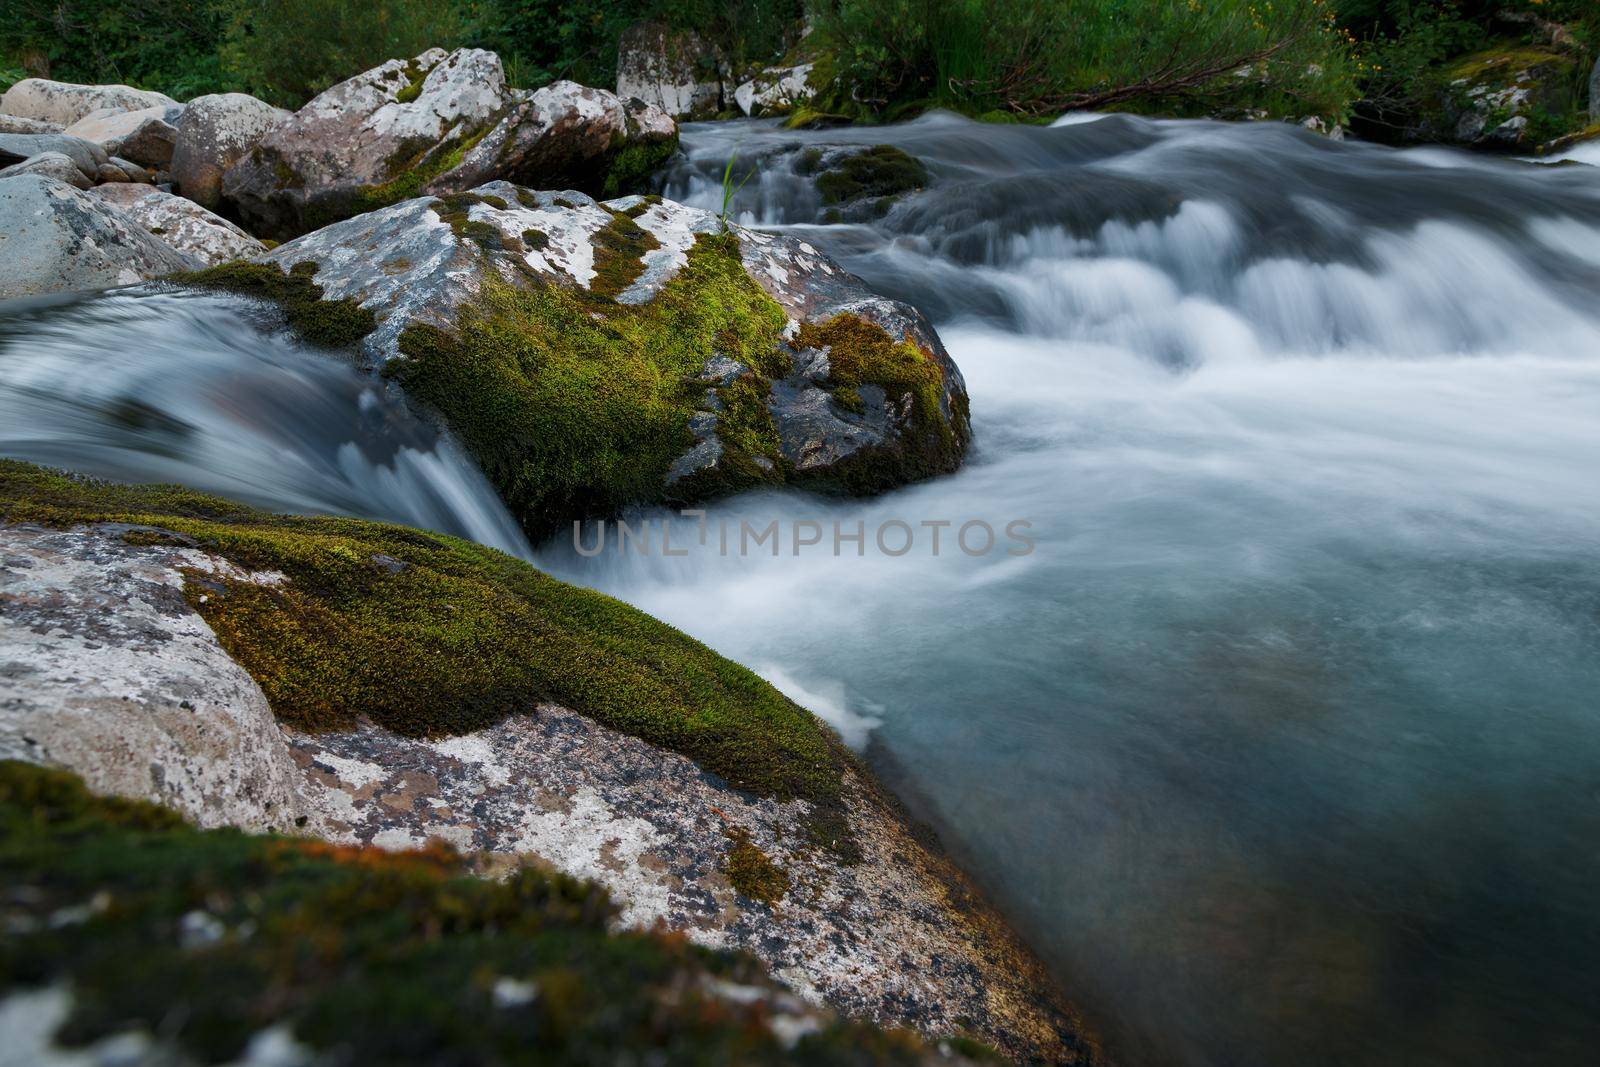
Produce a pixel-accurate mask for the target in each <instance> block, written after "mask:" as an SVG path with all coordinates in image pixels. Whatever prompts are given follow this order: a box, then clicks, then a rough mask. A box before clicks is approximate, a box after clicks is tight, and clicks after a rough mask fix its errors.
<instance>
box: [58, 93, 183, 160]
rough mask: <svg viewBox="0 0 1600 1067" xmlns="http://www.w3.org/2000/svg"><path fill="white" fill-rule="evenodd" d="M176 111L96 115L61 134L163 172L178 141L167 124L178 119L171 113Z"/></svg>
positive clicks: (159, 109)
mask: <svg viewBox="0 0 1600 1067" xmlns="http://www.w3.org/2000/svg"><path fill="white" fill-rule="evenodd" d="M177 111H178V109H176V108H167V107H147V108H142V109H140V110H138V111H110V110H103V111H96V112H92V113H91V114H88V115H85V116H84V117H83V118H81V119H79V120H78V121H77V122H74V123H73V124H72V125H71V126H68V127H67V128H66V130H64V131H63V133H64V134H65V135H66V136H69V137H81V138H82V139H83V140H85V141H92V142H94V143H95V144H97V145H99V146H100V147H101V148H103V149H105V150H106V152H107V154H109V155H113V156H121V157H123V158H124V159H131V160H133V161H134V162H135V163H138V164H140V165H142V166H146V167H160V168H163V169H165V168H166V166H167V165H168V164H169V163H171V162H172V146H173V145H174V144H175V143H176V142H177V140H178V128H177V127H176V126H174V125H173V124H172V122H171V121H169V119H170V118H177V117H178V115H177V114H175V113H174V112H177Z"/></svg>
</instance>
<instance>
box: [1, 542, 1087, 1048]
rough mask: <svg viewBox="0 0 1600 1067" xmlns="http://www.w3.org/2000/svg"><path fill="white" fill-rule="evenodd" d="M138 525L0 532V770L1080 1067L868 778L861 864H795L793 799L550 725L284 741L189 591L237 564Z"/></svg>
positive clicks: (984, 928)
mask: <svg viewBox="0 0 1600 1067" xmlns="http://www.w3.org/2000/svg"><path fill="white" fill-rule="evenodd" d="M129 530H130V528H128V527H125V526H114V525H111V526H100V527H79V528H75V529H72V530H68V531H60V530H44V529H40V528H37V527H29V526H15V525H13V526H0V671H4V672H5V673H4V675H3V677H5V679H6V682H7V688H8V698H7V701H6V702H5V703H4V704H0V756H3V757H13V758H21V759H24V760H28V761H31V762H38V763H47V764H51V765H56V766H62V767H65V768H67V769H69V770H72V771H75V772H77V773H79V774H81V775H83V776H84V778H85V780H86V781H87V783H88V784H89V786H90V787H91V788H92V789H95V790H97V791H108V792H115V793H119V794H121V795H129V796H138V797H145V798H150V799H157V800H161V801H163V802H166V803H169V804H172V805H173V806H175V807H177V808H178V809H179V810H180V811H182V812H184V813H185V814H186V815H188V816H190V817H191V818H195V819H197V820H198V821H200V822H201V823H202V824H204V825H218V824H223V823H237V824H240V825H244V826H250V827H261V826H279V827H280V828H282V827H284V826H285V825H286V824H290V823H293V822H297V821H298V820H299V819H300V818H301V817H302V816H303V817H304V820H305V821H304V823H303V824H302V827H303V831H304V832H306V833H311V834H315V835H317V836H322V837H326V838H328V839H330V840H333V841H336V842H350V843H354V842H364V843H372V844H375V845H378V846H381V847H385V848H410V847H414V846H417V845H420V844H423V843H425V842H426V841H428V840H430V839H433V838H442V839H444V840H446V841H448V842H450V843H452V844H454V845H456V846H457V847H458V848H461V849H463V850H466V851H469V852H480V853H485V854H486V856H485V860H484V863H485V865H486V867H487V869H488V870H490V871H491V872H492V871H494V870H496V869H498V870H500V871H506V870H509V869H510V868H512V867H513V866H514V865H517V864H520V863H524V862H534V863H543V864H548V865H550V866H553V867H555V868H557V869H559V870H562V871H565V872H568V873H571V874H574V875H578V876H582V877H589V878H594V879H596V880H598V881H600V882H602V883H603V884H604V885H606V886H607V887H608V888H609V889H610V890H611V892H612V893H613V897H614V899H615V900H616V901H617V902H618V903H619V904H620V905H621V907H622V909H623V911H622V916H621V922H622V923H623V924H625V925H628V926H634V927H645V926H652V925H655V924H658V923H659V924H662V925H665V926H666V927H667V928H669V929H677V930H682V931H683V932H685V933H686V934H687V935H688V937H689V938H691V939H692V940H694V941H696V942H698V943H700V944H703V945H708V946H719V947H730V948H743V949H746V950H748V951H750V952H751V953H753V954H754V955H756V956H758V957H760V958H761V959H762V960H763V961H764V962H766V963H767V964H768V966H769V967H770V968H771V970H772V972H773V973H774V975H775V976H776V977H778V978H781V979H782V980H783V981H784V982H786V983H787V984H788V985H789V986H790V987H791V988H792V989H794V990H795V992H796V993H798V994H799V995H800V996H801V997H803V998H805V999H806V1000H807V1001H810V1002H812V1003H823V1004H827V1005H831V1006H833V1007H835V1008H838V1009H840V1010H842V1011H844V1012H846V1013H848V1014H851V1015H855V1016H859V1017H864V1018H869V1019H873V1020H876V1021H879V1022H882V1023H888V1024H899V1025H905V1026H910V1027H913V1028H916V1029H918V1030H921V1031H923V1032H925V1033H929V1034H933V1035H936V1036H941V1035H944V1034H948V1033H951V1032H954V1031H957V1030H964V1031H966V1032H969V1033H973V1034H974V1035H976V1036H978V1037H980V1038H982V1039H984V1040H986V1041H988V1042H991V1043H993V1044H995V1045H997V1046H998V1047H1000V1048H1002V1049H1004V1050H1005V1051H1007V1052H1009V1053H1011V1054H1012V1055H1014V1056H1017V1057H1019V1058H1038V1059H1047V1060H1050V1061H1052V1062H1083V1061H1086V1060H1088V1059H1090V1058H1091V1057H1092V1053H1091V1052H1089V1051H1087V1050H1086V1049H1085V1048H1083V1047H1082V1046H1081V1045H1080V1044H1079V1041H1080V1039H1079V1038H1078V1037H1077V1036H1076V1035H1077V1034H1078V1033H1079V1032H1080V1031H1079V1030H1078V1028H1077V1025H1076V1023H1075V1021H1074V1020H1073V1018H1072V1016H1071V1015H1070V1013H1069V1012H1068V1010H1067V1009H1066V1008H1065V1007H1064V1006H1063V1005H1062V1004H1061V1003H1060V1001H1059V998H1058V996H1057V994H1055V992H1054V991H1053V988H1052V986H1051V985H1050V983H1049V981H1048V979H1047V978H1046V977H1045V976H1044V974H1043V972H1042V971H1041V970H1040V968H1039V965H1038V964H1037V962H1036V961H1035V960H1034V959H1033V958H1032V957H1031V956H1029V955H1028V954H1027V952H1026V951H1025V950H1024V949H1023V948H1022V947H1021V946H1020V945H1019V944H1018V942H1017V941H1016V940H1015V938H1014V937H1013V936H1012V935H1011V934H1010V933H1009V932H1008V931H1007V930H1006V928H1005V927H1004V926H1003V924H1001V923H1000V922H999V920H998V919H997V918H996V917H995V916H994V915H993V913H992V912H991V911H990V910H989V909H988V907H987V905H985V904H984V903H983V902H982V900H981V898H980V897H978V896H977V894H976V893H975V892H974V891H973V890H972V889H971V887H970V885H969V884H968V883H967V882H966V881H965V879H963V878H962V877H961V875H960V874H959V873H958V872H957V871H956V870H955V869H954V868H953V867H952V866H951V865H950V864H949V863H948V862H947V861H945V860H944V859H943V858H941V857H939V856H938V855H936V854H935V853H933V852H931V851H929V850H928V849H927V848H926V847H925V846H924V845H923V844H921V843H920V842H919V841H918V840H916V839H915V838H914V837H913V836H912V835H911V834H910V833H909V832H908V831H907V828H906V826H905V823H904V821H903V818H902V817H901V816H900V815H898V814H897V810H896V809H895V808H894V806H893V805H892V803H891V802H890V801H888V800H887V799H886V798H885V797H884V796H883V795H882V794H881V793H880V792H879V791H878V789H877V788H876V787H875V786H873V785H872V784H871V783H870V782H867V781H865V780H863V779H860V778H856V777H854V776H852V780H851V781H850V783H849V792H848V803H849V805H850V809H851V824H852V826H853V828H854V829H855V833H856V837H857V839H858V842H859V844H860V848H861V858H860V861H859V862H857V863H854V864H843V863H841V862H839V861H838V860H837V859H836V858H834V857H832V856H831V854H829V853H826V852H824V851H822V850H819V849H816V848H814V847H807V846H806V844H805V842H806V840H807V834H806V830H805V816H806V804H805V803H804V802H800V801H797V802H791V803H788V804H780V803H777V802H774V801H770V800H762V799H754V798H752V797H751V796H750V795H748V794H744V793H741V792H739V791H737V790H734V789H732V788H730V787H729V786H727V785H726V784H724V783H722V782H721V781H720V780H717V779H714V778H712V777H710V776H708V775H706V774H705V773H703V772H702V771H701V770H700V769H699V768H698V767H696V766H695V764H693V763H692V762H690V761H689V760H687V759H685V758H683V757H681V756H678V755H675V754H671V753H666V752H663V751H661V750H658V749H655V748H653V747H651V746H649V745H647V744H645V743H644V742H642V741H639V740H637V739H635V738H631V737H628V736H625V735H622V734H618V733H615V732H613V731H610V730H607V729H605V728H603V727H600V726H599V725H597V724H596V723H594V722H592V721H590V720H588V719H586V718H584V717H582V716H579V715H576V714H574V713H572V712H570V711H565V710H563V709H561V708H557V707H551V706H546V707H541V708H537V709H534V708H530V709H528V712H527V713H524V714H518V715H513V716H512V717H510V718H508V719H506V720H504V721H503V722H501V723H500V724H499V725H497V726H494V727H492V728H490V729H487V730H482V731H479V732H477V733H473V734H467V735H463V736H458V737H454V738H450V739H445V740H437V741H426V740H414V739H407V738H402V737H398V736H396V735H393V734H391V733H388V732H386V731H383V730H381V729H378V728H376V727H371V726H367V727H361V728H357V729H354V730H351V731H348V732H343V733H327V734H319V735H307V734H298V733H289V734H285V733H281V732H280V731H279V729H278V727H276V725H275V724H273V723H272V721H271V719H270V718H269V717H267V716H268V713H267V709H266V705H265V701H264V698H263V697H262V696H261V693H260V691H259V690H258V689H257V688H256V687H255V685H254V683H253V682H251V680H250V678H249V677H248V676H247V675H246V674H245V673H244V672H243V671H242V670H241V669H240V668H239V667H238V666H237V665H236V664H234V663H233V662H232V661H231V660H230V659H228V657H227V656H226V654H225V653H224V652H223V650H222V648H221V646H220V645H219V644H218V643H217V641H216V638H215V636H214V634H213V633H212V632H211V631H210V629H209V628H208V627H207V626H206V625H205V623H204V622H203V621H202V620H201V619H200V617H199V616H198V615H197V614H196V613H195V612H194V610H193V608H192V606H191V605H190V604H189V602H188V601H187V600H186V599H185V596H184V594H183V582H184V575H183V573H182V571H183V569H189V570H190V572H191V573H198V574H199V575H200V576H201V577H202V578H204V576H205V574H206V573H207V572H212V573H214V572H215V571H216V569H218V568H222V567H227V566H228V565H226V564H223V563H220V562H218V561H216V560H214V559H211V558H209V557H207V556H206V555H205V554H204V553H202V552H200V551H198V550H196V549H193V548H187V547H182V546H181V545H165V544H148V543H146V544H132V543H129V540H128V537H127V535H128V533H129ZM137 532H144V533H148V532H152V531H148V530H142V529H141V530H140V531H137ZM135 540H137V538H135ZM231 573H234V574H235V575H237V573H238V572H231ZM251 580H254V581H260V582H275V581H279V580H281V578H280V576H275V575H271V574H260V575H254V576H251ZM11 690H15V693H16V695H15V696H14V697H13V696H11V695H10V691H11ZM291 817H292V818H291ZM741 849H742V850H756V851H757V852H758V853H759V854H760V855H761V857H762V862H764V863H767V864H773V865H776V868H777V870H778V876H777V877H778V885H777V886H775V887H773V888H772V890H771V892H770V893H769V892H763V893H762V895H763V896H765V897H767V898H768V899H767V900H765V901H763V900H757V899H752V898H750V897H747V896H745V895H743V894H742V893H741V892H740V891H738V890H736V889H735V888H734V884H733V880H732V877H731V875H730V873H729V871H730V866H731V864H732V857H733V856H734V854H735V850H741ZM741 884H742V883H741Z"/></svg>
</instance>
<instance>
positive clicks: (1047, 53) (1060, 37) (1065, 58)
mask: <svg viewBox="0 0 1600 1067" xmlns="http://www.w3.org/2000/svg"><path fill="white" fill-rule="evenodd" d="M821 27H822V32H823V33H824V34H825V35H826V40H825V43H824V50H825V51H827V52H829V53H830V54H831V55H832V61H833V65H832V71H831V73H832V75H833V85H832V88H831V89H830V90H829V91H828V93H827V94H826V95H825V96H824V98H823V100H822V101H821V107H822V108H823V109H824V110H828V111H841V112H859V111H860V110H861V104H862V103H863V102H865V103H866V104H867V106H868V107H869V108H871V109H873V110H876V111H878V112H879V113H883V114H887V115H889V116H891V117H892V116H894V115H896V114H899V113H903V112H905V111H907V110H915V109H920V108H924V107H928V106H943V107H953V108H956V109H959V110H962V111H966V112H968V113H970V114H974V115H980V114H984V113H986V112H993V111H999V112H1004V113H1012V114H1016V115H1022V116H1043V115H1055V114H1059V113H1060V112H1062V111H1066V110H1071V109H1078V108H1088V109H1099V108H1108V107H1139V108H1145V109H1162V110H1168V111H1176V112H1180V113H1182V112H1188V111H1195V110H1216V109H1218V108H1222V107H1229V106H1236V107H1242V106H1250V107H1260V108H1265V109H1267V110H1268V111H1270V112H1272V113H1275V114H1282V115H1285V116H1289V117H1298V116H1301V115H1308V114H1319V115H1330V116H1335V117H1339V116H1342V115H1343V114H1344V113H1345V112H1346V110H1347V109H1348V107H1349V105H1350V102H1351V101H1352V100H1353V99H1354V96H1355V92H1354V80H1353V69H1352V66H1351V64H1350V62H1349V60H1348V57H1347V52H1346V48H1345V42H1344V40H1343V38H1342V37H1341V36H1340V35H1339V34H1338V33H1337V31H1336V27H1335V24H1334V17H1333V13H1332V11H1331V10H1330V8H1329V7H1328V6H1327V4H1326V3H1324V2H1323V0H1305V2H1302V3H1280V4H1263V3H1255V2H1253V0H1210V2H1207V3H1172V2H1165V0H1019V2H1017V3H1008V4H997V3H989V2H986V0H834V2H833V3H832V4H831V5H829V7H828V9H827V10H826V11H825V13H824V14H823V16H822V19H821ZM1246 70H1248V71H1249V76H1247V77H1240V76H1238V75H1239V74H1240V72H1241V71H1246Z"/></svg>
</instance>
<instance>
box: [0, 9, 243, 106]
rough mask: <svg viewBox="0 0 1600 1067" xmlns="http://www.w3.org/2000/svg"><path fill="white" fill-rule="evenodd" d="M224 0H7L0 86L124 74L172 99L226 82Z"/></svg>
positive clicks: (1, 25) (0, 28)
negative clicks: (128, 0) (220, 52)
mask: <svg viewBox="0 0 1600 1067" xmlns="http://www.w3.org/2000/svg"><path fill="white" fill-rule="evenodd" d="M229 2H230V0H147V2H144V0H142V2H140V3H137V4H128V3H123V2H121V0H8V2H7V4H6V8H5V17H4V18H3V19H0V67H4V68H7V69H5V70H3V71H0V88H5V87H6V86H9V85H10V84H12V83H13V82H15V81H19V80H21V79H22V78H24V77H41V78H55V79H57V80H58V81H69V82H86V83H104V82H123V83H126V84H128V85H134V86H137V87H139V88H142V89H155V90H158V91H160V92H164V93H167V94H169V95H171V96H173V97H176V98H177V99H180V100H182V99H188V98H189V97H191V96H196V95H199V94H201V93H209V92H220V91H224V90H226V89H229V88H232V87H233V86H232V85H231V83H229V82H228V80H227V78H226V77H225V75H224V73H223V70H222V66H221V62H220V60H219V56H218V53H217V44H218V42H219V41H220V40H221V39H222V33H223V30H224V29H225V27H226V26H227V22H228V8H229Z"/></svg>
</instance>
